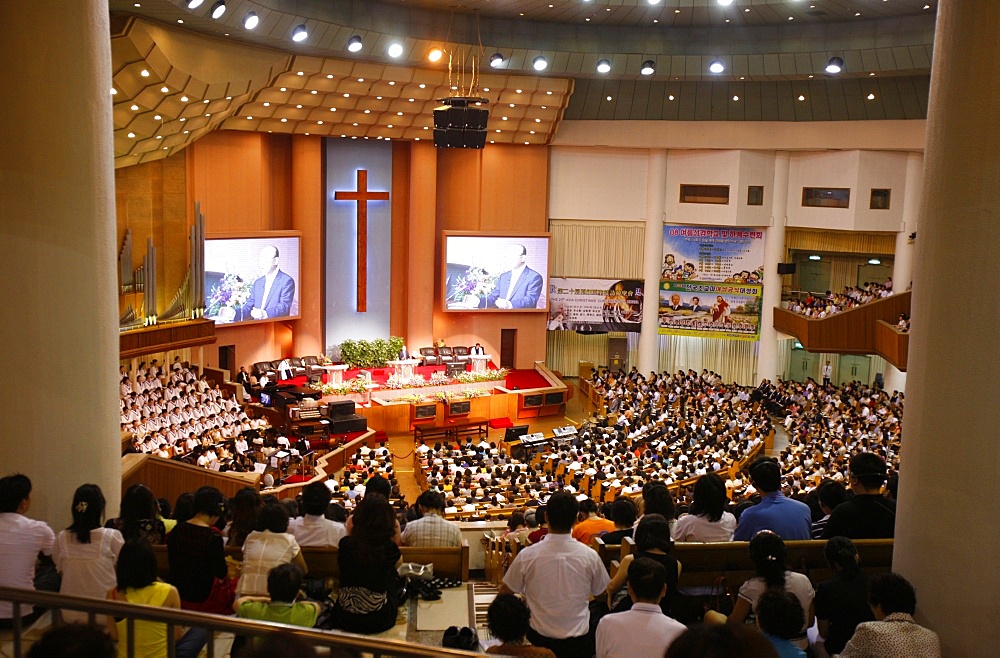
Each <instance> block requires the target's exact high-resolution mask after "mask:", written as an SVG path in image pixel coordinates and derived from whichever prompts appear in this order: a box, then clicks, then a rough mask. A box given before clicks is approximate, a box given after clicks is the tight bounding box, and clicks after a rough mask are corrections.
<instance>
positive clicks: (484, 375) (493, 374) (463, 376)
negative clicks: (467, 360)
mask: <svg viewBox="0 0 1000 658" xmlns="http://www.w3.org/2000/svg"><path fill="white" fill-rule="evenodd" d="M508 374H510V370H508V369H507V368H500V369H499V370H486V371H483V372H460V373H458V375H456V376H455V381H457V382H458V383H460V384H478V383H479V382H495V381H499V380H501V379H506V378H507V375H508Z"/></svg>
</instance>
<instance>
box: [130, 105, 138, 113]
mask: <svg viewBox="0 0 1000 658" xmlns="http://www.w3.org/2000/svg"><path fill="white" fill-rule="evenodd" d="M131 110H132V111H133V112H138V111H139V106H138V105H133V106H132V107H131Z"/></svg>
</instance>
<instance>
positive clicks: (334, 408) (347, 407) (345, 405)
mask: <svg viewBox="0 0 1000 658" xmlns="http://www.w3.org/2000/svg"><path fill="white" fill-rule="evenodd" d="M326 414H327V416H329V417H330V418H337V417H338V416H353V415H354V400H337V401H336V402H331V403H330V404H328V405H327V407H326Z"/></svg>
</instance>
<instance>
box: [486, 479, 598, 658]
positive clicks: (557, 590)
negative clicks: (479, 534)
mask: <svg viewBox="0 0 1000 658" xmlns="http://www.w3.org/2000/svg"><path fill="white" fill-rule="evenodd" d="M578 510H579V505H578V503H577V502H576V499H575V498H573V496H571V495H569V494H567V493H564V492H557V493H554V494H552V496H550V497H549V499H548V502H547V507H546V519H547V521H548V524H549V532H548V534H547V535H546V536H545V539H543V540H542V541H540V542H538V543H537V544H532V545H531V546H528V547H527V548H525V549H523V550H522V551H521V552H520V553H518V554H517V557H516V558H514V561H513V562H512V563H511V565H510V569H509V570H508V571H507V575H506V576H504V579H503V585H502V586H501V587H500V593H501V594H513V593H522V594H524V597H525V599H526V601H527V603H528V607H529V608H530V609H531V627H530V628H529V629H528V639H529V640H530V641H531V643H532V644H534V645H535V646H542V647H547V648H549V649H551V650H552V651H553V652H554V653H555V654H556V656H559V657H560V658H562V657H563V656H565V657H567V658H572V657H575V656H590V655H593V653H594V636H593V634H592V633H591V632H590V611H589V609H588V603H589V600H590V597H591V596H599V595H601V594H603V592H604V590H605V588H607V586H608V582H609V581H610V579H609V578H608V572H607V569H605V567H604V563H603V562H601V559H600V558H599V557H598V556H597V552H596V551H594V550H593V549H592V548H590V547H589V546H585V545H584V544H581V543H580V542H578V541H576V540H575V539H573V536H572V535H571V534H570V532H571V531H572V529H573V522H574V521H575V520H576V514H577V511H578Z"/></svg>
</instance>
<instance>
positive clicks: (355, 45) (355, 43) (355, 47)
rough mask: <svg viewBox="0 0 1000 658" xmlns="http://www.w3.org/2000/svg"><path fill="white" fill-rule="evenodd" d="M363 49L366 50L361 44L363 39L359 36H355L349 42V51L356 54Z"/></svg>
mask: <svg viewBox="0 0 1000 658" xmlns="http://www.w3.org/2000/svg"><path fill="white" fill-rule="evenodd" d="M362 48H364V44H363V43H362V42H361V37H359V36H358V35H356V34H355V35H354V36H353V37H351V38H350V39H348V40H347V50H348V51H350V52H352V53H356V52H358V51H359V50H361V49H362Z"/></svg>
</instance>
